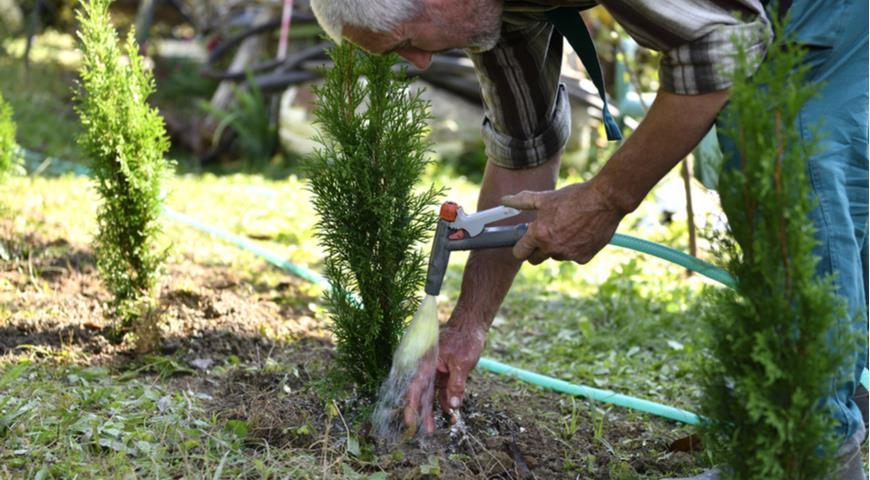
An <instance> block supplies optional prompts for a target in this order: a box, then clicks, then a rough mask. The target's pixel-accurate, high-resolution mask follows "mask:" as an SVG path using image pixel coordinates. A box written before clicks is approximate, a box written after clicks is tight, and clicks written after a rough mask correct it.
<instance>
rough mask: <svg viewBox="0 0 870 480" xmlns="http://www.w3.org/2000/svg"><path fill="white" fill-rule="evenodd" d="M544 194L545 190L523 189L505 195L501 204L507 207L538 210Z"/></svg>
mask: <svg viewBox="0 0 870 480" xmlns="http://www.w3.org/2000/svg"><path fill="white" fill-rule="evenodd" d="M542 194H543V192H530V191H528V190H523V191H522V192H520V193H517V194H515V195H505V196H504V197H501V204H502V205H504V206H506V207H512V208H518V209H520V210H537V209H538V206H539V204H540V199H541V195H542Z"/></svg>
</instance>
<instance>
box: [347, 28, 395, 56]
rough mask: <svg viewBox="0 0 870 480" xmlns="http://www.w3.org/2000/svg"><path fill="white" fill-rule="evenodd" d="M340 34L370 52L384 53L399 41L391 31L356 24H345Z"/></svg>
mask: <svg viewBox="0 0 870 480" xmlns="http://www.w3.org/2000/svg"><path fill="white" fill-rule="evenodd" d="M341 35H342V36H343V37H344V38H346V39H348V40H350V41H351V42H353V43H354V44H356V45H358V46H359V47H361V48H362V49H363V50H366V51H368V52H371V53H384V52H386V51H389V50H391V49H392V48H394V47H395V46H396V45H397V44H398V43H399V41H400V39H399V38H398V36H397V35H396V34H394V33H392V32H375V31H373V30H369V29H368V28H365V27H360V26H357V25H345V26H344V28H342V30H341Z"/></svg>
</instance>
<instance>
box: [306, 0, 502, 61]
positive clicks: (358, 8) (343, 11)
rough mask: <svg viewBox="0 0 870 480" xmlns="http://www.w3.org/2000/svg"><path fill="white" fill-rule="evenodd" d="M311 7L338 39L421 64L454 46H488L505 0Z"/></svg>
mask: <svg viewBox="0 0 870 480" xmlns="http://www.w3.org/2000/svg"><path fill="white" fill-rule="evenodd" d="M311 8H312V9H313V10H314V14H315V15H316V16H317V20H318V21H319V22H320V25H321V26H322V27H323V29H324V30H326V33H328V34H329V36H330V37H332V38H333V39H334V40H335V41H336V42H341V40H342V38H346V39H348V40H350V41H351V42H353V43H355V44H357V45H359V46H360V47H362V48H363V49H365V50H367V51H369V52H371V53H388V52H396V53H398V54H399V55H400V56H402V57H404V58H405V59H407V60H408V61H409V62H411V63H412V64H414V65H415V66H417V67H420V68H426V67H427V66H428V65H429V63H430V62H431V60H432V54H433V53H437V52H440V51H444V50H449V49H451V48H467V49H469V50H472V51H486V50H489V49H491V48H493V47H494V46H495V44H496V42H498V38H499V34H500V32H501V9H502V4H501V0H311Z"/></svg>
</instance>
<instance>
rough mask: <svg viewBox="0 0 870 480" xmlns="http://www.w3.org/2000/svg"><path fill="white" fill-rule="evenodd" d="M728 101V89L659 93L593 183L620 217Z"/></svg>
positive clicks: (688, 148)
mask: <svg viewBox="0 0 870 480" xmlns="http://www.w3.org/2000/svg"><path fill="white" fill-rule="evenodd" d="M727 100H728V91H727V90H723V91H718V92H712V93H707V94H703V95H677V94H674V93H670V92H666V91H659V93H658V95H656V100H655V102H653V104H652V106H651V107H650V110H649V112H648V113H647V115H646V117H645V118H644V119H643V121H642V122H641V123H640V125H639V126H638V128H637V130H635V132H634V133H633V134H632V135H631V136H630V137H628V139H627V140H626V141H625V143H624V144H623V145H622V147H620V148H619V150H617V152H616V153H615V154H614V155H613V157H611V158H610V160H609V161H608V162H607V164H606V165H605V166H604V168H602V169H601V171H600V172H599V173H598V175H596V176H595V178H594V179H593V180H592V185H593V186H594V188H596V189H597V190H598V191H599V192H601V193H602V194H604V195H605V196H606V197H607V198H609V199H610V200H611V202H612V203H613V206H614V207H615V208H617V209H619V210H620V211H622V213H623V214H626V213H629V212H631V211H633V210H634V209H636V208H637V206H638V205H640V202H641V201H643V199H644V197H645V196H646V194H647V193H649V191H650V190H651V189H652V188H653V186H655V184H656V183H658V182H659V180H661V179H662V177H664V176H665V175H666V174H667V173H668V172H669V171H670V170H671V169H672V168H674V166H675V165H676V164H677V163H679V162H680V160H682V159H683V158H685V156H686V155H688V154H689V152H691V151H692V149H693V148H695V146H696V145H697V144H698V142H700V141H701V138H703V136H704V135H705V134H706V133H707V131H708V130H709V129H710V126H711V125H712V124H713V122H714V121H715V120H716V116H717V115H718V114H719V111H720V110H721V109H722V107H723V106H724V105H725V102H726V101H727Z"/></svg>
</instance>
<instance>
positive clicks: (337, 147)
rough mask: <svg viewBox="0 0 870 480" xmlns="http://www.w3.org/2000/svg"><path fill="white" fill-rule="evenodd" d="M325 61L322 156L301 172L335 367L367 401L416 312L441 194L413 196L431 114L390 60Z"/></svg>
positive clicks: (346, 47)
mask: <svg viewBox="0 0 870 480" xmlns="http://www.w3.org/2000/svg"><path fill="white" fill-rule="evenodd" d="M330 56H331V57H332V59H333V61H334V62H335V66H334V67H333V68H332V69H330V70H329V71H328V72H326V81H325V83H324V85H323V86H322V87H320V88H318V89H317V91H316V93H317V95H318V100H317V104H316V107H317V108H316V117H317V121H318V123H319V125H320V128H321V134H320V135H319V136H318V138H317V140H318V142H319V143H320V144H321V148H320V149H319V150H318V151H317V152H316V153H315V154H314V155H313V157H312V159H311V161H310V163H309V165H308V171H309V177H310V188H311V191H312V192H313V193H314V195H315V199H314V208H315V210H316V211H317V213H318V214H319V216H320V223H319V224H318V232H317V235H318V239H319V240H320V243H321V245H322V246H323V248H324V250H325V251H326V259H325V261H324V273H325V275H326V277H327V278H328V279H329V281H330V282H331V283H332V285H333V288H332V290H331V291H329V292H328V293H327V294H326V301H327V303H328V306H329V309H330V312H331V317H332V331H333V333H334V334H335V337H336V339H337V343H338V345H337V346H338V362H339V365H340V366H341V367H342V368H343V369H345V370H346V371H347V372H348V373H349V374H350V376H351V377H352V378H353V379H354V381H355V382H356V383H357V385H358V386H359V387H360V389H361V390H362V391H363V392H365V393H366V394H374V393H375V392H376V391H377V388H378V386H379V385H380V383H381V381H382V380H383V379H384V378H385V377H386V375H387V373H388V372H389V368H390V362H391V358H392V354H393V351H394V350H395V348H396V346H397V345H398V340H399V337H400V335H401V331H402V328H403V326H404V325H405V322H406V321H407V319H408V318H409V317H410V316H411V315H412V314H413V312H414V310H415V309H416V307H417V303H418V301H417V299H416V294H417V292H418V291H419V289H420V287H421V285H422V282H423V276H424V262H425V257H424V255H423V254H422V253H421V252H420V251H419V250H417V249H415V247H416V246H417V244H418V243H419V242H421V241H422V240H424V239H425V237H426V235H427V234H428V233H429V232H430V231H431V230H432V229H433V227H434V220H435V219H434V216H433V215H431V214H430V213H429V212H430V208H431V206H432V205H433V203H434V202H435V199H436V197H437V196H438V194H439V192H438V191H436V190H435V189H434V188H432V187H430V188H429V189H428V190H424V191H422V192H415V191H414V186H415V185H416V183H417V182H418V181H419V180H420V177H421V175H422V174H423V172H424V169H425V167H426V164H427V160H426V152H427V149H428V143H427V142H426V140H425V138H424V132H425V130H426V120H427V119H428V105H427V104H426V103H425V102H424V101H423V100H422V99H421V98H420V95H419V93H412V92H411V91H410V90H409V84H408V81H407V80H406V78H405V75H404V73H397V72H394V71H392V69H391V67H392V66H393V64H394V63H395V62H396V56H395V55H390V56H370V55H367V54H364V53H362V52H361V51H359V50H357V49H355V47H353V46H352V45H350V44H349V43H345V44H343V45H339V46H337V47H335V48H334V49H332V50H331V52H330ZM361 77H365V81H363V80H362V79H361Z"/></svg>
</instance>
